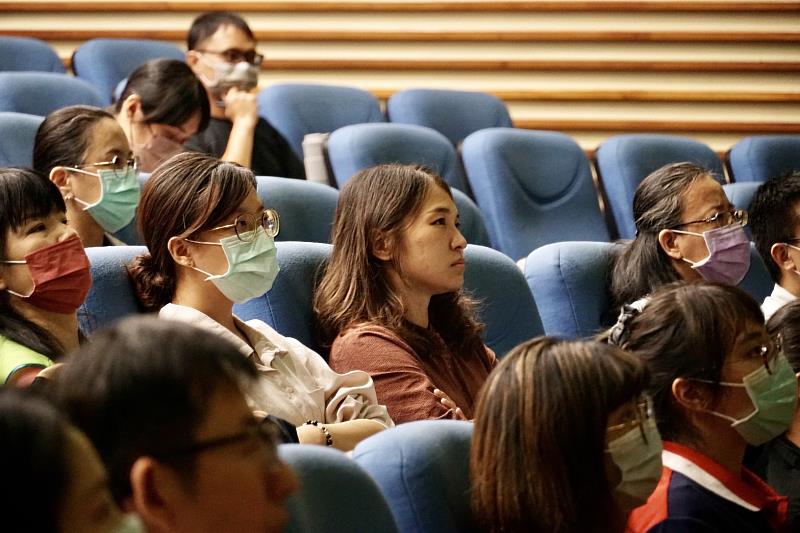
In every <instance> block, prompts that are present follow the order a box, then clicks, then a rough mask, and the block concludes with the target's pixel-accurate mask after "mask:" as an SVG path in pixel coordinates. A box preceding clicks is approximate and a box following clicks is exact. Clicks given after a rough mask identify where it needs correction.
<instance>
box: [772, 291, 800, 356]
mask: <svg viewBox="0 0 800 533" xmlns="http://www.w3.org/2000/svg"><path fill="white" fill-rule="evenodd" d="M767 332H769V335H770V337H772V338H776V337H777V336H778V335H780V337H781V340H782V346H783V353H784V354H785V355H786V359H788V360H789V364H790V365H792V369H793V370H794V371H795V372H800V300H793V301H791V302H789V303H788V304H786V305H784V306H782V307H781V308H780V309H778V310H777V311H775V314H774V315H772V316H771V317H770V319H769V320H767Z"/></svg>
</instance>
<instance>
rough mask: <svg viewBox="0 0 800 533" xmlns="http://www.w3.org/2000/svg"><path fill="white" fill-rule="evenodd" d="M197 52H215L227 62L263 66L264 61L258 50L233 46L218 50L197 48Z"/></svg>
mask: <svg viewBox="0 0 800 533" xmlns="http://www.w3.org/2000/svg"><path fill="white" fill-rule="evenodd" d="M195 52H200V53H201V54H214V55H218V56H220V57H222V58H223V59H224V60H225V62H227V63H241V62H245V63H250V64H251V65H255V66H261V62H262V61H264V56H263V55H261V54H259V53H258V52H256V51H255V50H239V49H237V48H231V49H229V50H223V51H221V52H218V51H216V50H195Z"/></svg>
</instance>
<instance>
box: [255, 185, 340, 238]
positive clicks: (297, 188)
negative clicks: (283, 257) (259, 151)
mask: <svg viewBox="0 0 800 533" xmlns="http://www.w3.org/2000/svg"><path fill="white" fill-rule="evenodd" d="M256 180H257V181H258V195H259V196H260V197H261V202H262V203H263V204H264V207H271V208H273V209H275V210H276V211H278V214H279V215H280V217H281V229H280V232H279V233H278V236H277V237H276V240H279V241H306V242H330V240H331V227H332V225H333V215H334V213H335V212H336V203H337V201H338V199H339V191H337V190H336V189H334V188H333V187H329V186H328V185H323V184H321V183H314V182H311V181H305V180H296V179H290V178H275V177H272V176H258V177H257V178H256Z"/></svg>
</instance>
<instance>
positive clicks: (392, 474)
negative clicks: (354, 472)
mask: <svg viewBox="0 0 800 533" xmlns="http://www.w3.org/2000/svg"><path fill="white" fill-rule="evenodd" d="M471 440H472V424H471V423H470V422H464V421H457V420H422V421H417V422H409V423H406V424H402V425H400V426H396V427H394V428H391V429H387V430H385V431H382V432H380V433H377V434H375V435H373V436H371V437H369V438H367V439H365V440H363V441H361V442H360V443H359V444H358V445H357V446H356V449H355V450H354V451H353V459H354V460H355V461H356V463H358V464H359V465H360V466H361V467H362V468H364V469H365V470H366V471H367V472H368V473H369V474H370V475H371V476H372V478H373V479H375V481H377V483H378V485H379V486H380V488H381V490H382V491H383V494H384V495H385V496H386V500H387V501H388V502H389V506H390V507H391V509H392V513H393V514H394V518H395V521H396V523H397V526H398V528H399V530H400V531H420V532H423V531H424V532H425V533H456V532H465V531H474V530H475V525H474V521H473V519H472V511H471V509H470V496H469V490H470V481H469V454H470V442H471Z"/></svg>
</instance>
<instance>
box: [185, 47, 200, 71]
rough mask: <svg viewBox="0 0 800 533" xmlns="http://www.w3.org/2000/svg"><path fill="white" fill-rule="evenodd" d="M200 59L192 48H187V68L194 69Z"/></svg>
mask: <svg viewBox="0 0 800 533" xmlns="http://www.w3.org/2000/svg"><path fill="white" fill-rule="evenodd" d="M198 61H200V56H199V55H198V53H197V52H195V51H194V50H188V51H187V52H186V64H187V65H189V68H190V69H192V70H194V69H195V67H196V66H197V62H198Z"/></svg>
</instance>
